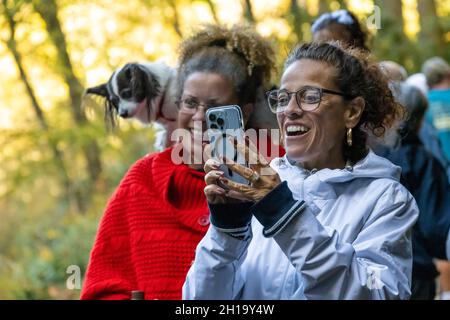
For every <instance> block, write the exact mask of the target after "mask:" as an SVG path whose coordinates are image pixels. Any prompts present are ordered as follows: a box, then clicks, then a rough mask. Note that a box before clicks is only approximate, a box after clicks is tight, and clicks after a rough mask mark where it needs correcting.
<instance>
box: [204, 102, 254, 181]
mask: <svg viewBox="0 0 450 320" xmlns="http://www.w3.org/2000/svg"><path fill="white" fill-rule="evenodd" d="M205 117H206V125H207V127H208V137H209V141H210V143H211V153H212V156H213V158H215V159H216V160H218V161H219V162H221V165H220V170H221V171H223V172H224V176H225V177H226V178H228V179H230V180H233V181H235V182H237V183H242V184H249V182H248V180H246V179H245V178H244V177H242V176H241V175H239V174H237V173H235V172H233V171H231V170H230V169H229V168H228V167H227V166H226V165H225V164H223V161H222V157H223V156H225V157H226V158H228V159H231V160H233V161H234V162H236V163H239V164H241V165H243V166H247V163H246V161H245V156H244V155H243V154H241V153H239V152H237V150H236V148H235V146H234V144H233V143H232V142H231V141H230V138H231V139H234V140H237V141H238V142H240V143H242V144H245V139H244V121H243V117H242V111H241V108H240V107H239V106H237V105H230V106H220V107H215V108H210V109H208V110H207V111H206V114H205Z"/></svg>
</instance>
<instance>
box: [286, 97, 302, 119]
mask: <svg viewBox="0 0 450 320" xmlns="http://www.w3.org/2000/svg"><path fill="white" fill-rule="evenodd" d="M283 112H284V114H285V115H286V116H299V115H300V114H302V113H303V110H302V109H301V108H300V106H299V105H298V103H297V99H296V98H295V96H294V95H293V96H292V97H291V99H290V100H289V103H288V105H287V106H286V108H285V109H284V111H283Z"/></svg>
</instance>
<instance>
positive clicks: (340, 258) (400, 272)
mask: <svg viewBox="0 0 450 320" xmlns="http://www.w3.org/2000/svg"><path fill="white" fill-rule="evenodd" d="M279 198H283V201H282V203H279V204H278V205H277V201H278V199H279ZM287 198H290V199H287ZM269 203H271V205H268V204H269ZM288 203H289V205H288ZM289 206H291V208H298V207H299V200H295V199H293V197H292V193H291V191H290V190H289V188H288V187H287V184H286V183H284V186H283V185H282V186H280V187H279V188H277V189H275V190H274V191H272V192H271V193H269V194H268V195H267V196H266V197H265V198H264V199H262V200H261V201H260V202H259V203H257V204H256V205H255V206H254V207H253V208H252V212H253V213H254V215H255V216H256V218H258V220H259V221H260V222H261V224H262V225H263V226H264V229H265V231H266V230H269V229H272V230H273V229H274V226H275V225H279V226H281V227H280V228H278V229H277V228H275V229H276V230H275V233H272V234H270V236H273V237H274V240H275V241H276V242H277V243H278V245H279V246H280V248H281V250H283V252H284V253H285V254H286V256H287V257H288V259H289V260H290V261H291V263H292V265H293V266H294V267H295V268H296V270H297V271H298V272H299V273H301V276H302V280H303V284H304V294H305V296H306V297H307V298H308V299H395V298H397V299H399V298H400V299H407V298H409V296H410V283H411V269H412V248H411V237H410V229H411V228H412V226H413V224H414V223H415V221H416V219H417V215H418V210H417V206H416V204H415V201H414V200H413V198H412V196H411V195H410V194H409V193H408V192H407V191H406V190H398V186H397V188H395V187H391V188H388V189H387V190H386V192H384V193H383V195H382V196H381V197H380V199H379V200H378V201H377V204H376V205H375V207H374V209H373V211H372V212H371V213H370V215H369V217H368V218H367V220H366V221H365V223H364V225H363V226H362V229H361V231H360V232H359V234H357V235H356V238H355V239H354V241H352V242H344V241H342V240H341V239H340V236H339V233H338V232H337V231H336V230H333V229H331V228H329V227H325V226H323V225H322V224H321V223H320V222H319V221H318V220H317V218H316V217H315V215H314V214H313V213H312V212H311V209H310V208H309V207H308V206H307V205H306V207H305V208H304V209H303V210H297V211H295V210H294V211H295V212H294V214H293V215H288V214H286V213H287V212H288V210H286V208H287V207H289ZM269 207H271V208H276V207H281V208H284V209H283V210H284V212H285V213H280V212H270V208H269ZM268 209H269V211H268ZM353 210H358V207H357V205H356V204H355V206H354V207H349V210H348V213H346V214H351V212H352V211H353ZM271 217H277V219H278V220H273V219H271ZM280 217H281V219H280ZM265 235H266V234H265Z"/></svg>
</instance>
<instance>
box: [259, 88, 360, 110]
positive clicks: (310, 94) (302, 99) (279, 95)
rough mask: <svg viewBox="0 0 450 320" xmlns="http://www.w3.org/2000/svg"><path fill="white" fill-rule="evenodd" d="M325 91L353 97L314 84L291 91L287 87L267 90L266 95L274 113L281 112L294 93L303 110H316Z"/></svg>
mask: <svg viewBox="0 0 450 320" xmlns="http://www.w3.org/2000/svg"><path fill="white" fill-rule="evenodd" d="M324 93H328V94H334V95H338V96H342V97H346V98H351V96H350V95H347V94H345V93H342V92H337V91H333V90H329V89H324V88H318V87H312V86H306V87H302V88H300V89H299V90H298V91H296V92H290V91H288V90H285V89H281V90H272V91H269V92H267V93H266V95H267V101H268V103H269V107H270V110H271V111H272V112H273V113H280V112H283V111H284V110H285V109H286V107H287V106H288V105H289V102H290V101H291V98H292V95H295V100H296V102H297V105H298V106H299V108H300V109H301V110H303V111H314V110H316V109H317V108H318V107H319V105H320V102H321V101H322V96H323V94H324Z"/></svg>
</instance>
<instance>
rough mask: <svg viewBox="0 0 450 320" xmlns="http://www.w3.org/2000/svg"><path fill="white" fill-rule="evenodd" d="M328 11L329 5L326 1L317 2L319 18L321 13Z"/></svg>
mask: <svg viewBox="0 0 450 320" xmlns="http://www.w3.org/2000/svg"><path fill="white" fill-rule="evenodd" d="M329 11H330V3H329V1H328V0H319V16H320V15H321V14H322V13H325V12H329Z"/></svg>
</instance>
